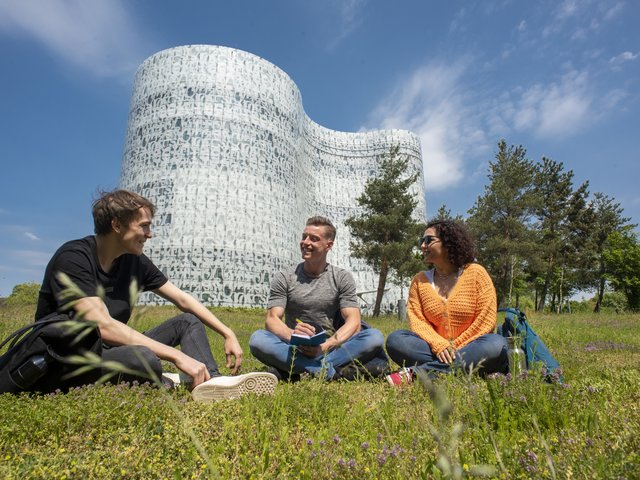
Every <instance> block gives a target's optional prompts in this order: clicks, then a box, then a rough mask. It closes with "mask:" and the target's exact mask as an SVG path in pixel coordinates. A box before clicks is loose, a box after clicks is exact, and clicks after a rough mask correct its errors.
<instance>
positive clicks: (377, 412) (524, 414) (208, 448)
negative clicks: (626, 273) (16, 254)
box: [0, 306, 640, 479]
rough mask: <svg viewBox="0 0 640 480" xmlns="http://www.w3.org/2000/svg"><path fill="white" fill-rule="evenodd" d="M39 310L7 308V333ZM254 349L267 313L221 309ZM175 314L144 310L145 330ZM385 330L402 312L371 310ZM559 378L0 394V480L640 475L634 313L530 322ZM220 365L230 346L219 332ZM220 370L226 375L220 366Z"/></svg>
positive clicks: (638, 336) (3, 331)
mask: <svg viewBox="0 0 640 480" xmlns="http://www.w3.org/2000/svg"><path fill="white" fill-rule="evenodd" d="M33 311H34V308H33V307H7V306H0V337H1V338H4V337H5V336H6V335H7V334H8V333H10V332H11V331H13V330H15V329H16V328H18V327H19V326H21V325H24V324H26V323H28V322H30V321H31V318H32V315H33ZM213 311H214V312H215V313H216V315H218V317H219V318H220V319H221V320H223V321H224V322H225V323H227V324H228V325H230V326H231V327H232V328H233V329H234V330H235V331H236V334H237V335H238V338H239V340H240V343H241V344H242V346H243V348H244V350H245V355H246V357H245V359H244V363H243V367H242V370H243V371H245V372H247V371H251V370H262V369H264V368H263V367H262V366H261V365H260V364H259V362H257V361H256V360H255V359H253V358H252V357H251V354H250V353H249V351H248V341H249V336H250V334H251V332H253V331H254V330H255V329H257V328H261V327H262V325H263V319H264V311H262V310H258V309H256V310H241V309H224V308H214V309H213ZM175 312H176V310H174V309H173V308H169V307H153V308H149V309H147V310H144V311H143V312H142V313H141V314H140V315H139V316H138V318H136V319H135V321H134V322H133V324H132V325H133V326H134V327H135V328H137V329H139V330H145V329H146V328H149V327H151V326H153V325H155V324H157V323H159V322H160V321H162V320H163V319H166V318H168V317H169V316H171V315H173V314H174V313H175ZM369 320H370V323H371V324H372V325H373V326H374V327H376V328H379V329H380V330H381V331H382V332H383V333H385V334H388V333H389V332H391V331H393V330H395V329H397V328H403V327H405V326H406V324H402V323H401V322H399V321H398V319H397V318H396V317H393V316H386V317H380V318H378V319H369ZM530 320H531V323H532V325H533V327H534V328H535V329H536V331H537V332H538V333H539V335H540V336H541V337H542V338H543V339H544V341H545V342H546V343H547V345H548V346H549V348H550V349H551V351H552V352H553V354H554V355H555V356H556V358H558V360H559V361H560V364H561V365H562V368H563V372H564V379H565V383H564V384H548V383H545V382H544V381H542V380H541V379H540V378H539V376H538V375H537V374H528V375H527V374H525V375H522V376H520V377H518V378H510V377H508V376H493V377H490V378H487V379H482V378H479V377H477V376H472V377H469V376H448V377H445V378H441V379H438V380H436V381H435V382H433V383H426V382H425V383H424V384H421V383H416V384H414V385H411V386H406V387H403V388H392V387H390V386H389V385H388V384H387V383H386V382H384V380H376V381H366V380H363V379H362V380H357V381H353V382H345V381H337V382H329V383H325V382H321V381H318V380H315V379H303V380H301V381H300V382H297V383H291V384H289V383H280V384H279V385H278V387H277V390H276V393H275V395H273V396H267V397H255V396H249V397H245V398H242V399H240V400H228V401H224V402H219V403H211V404H202V403H196V402H193V401H192V400H191V398H190V395H189V392H188V391H187V390H186V389H184V388H178V389H174V390H167V389H164V388H156V387H152V386H148V385H142V386H137V385H134V386H131V387H129V386H124V385H115V386H114V385H101V386H88V387H83V388H78V389H75V390H72V391H71V392H69V393H67V394H51V395H45V396H34V395H21V396H13V395H8V394H5V395H0V415H1V416H2V421H1V422H0V477H2V478H7V479H11V478H15V479H24V478H52V479H71V478H83V479H84V478H100V479H108V478H178V479H180V478H232V479H235V478H243V479H244V478H255V479H261V478H265V479H276V478H277V479H287V478H291V479H298V478H300V479H324V478H349V479H360V478H363V479H368V478H378V479H387V478H389V479H411V478H427V479H430V478H436V479H437V478H466V477H468V476H472V475H484V476H485V477H486V478H501V479H518V478H536V479H545V478H550V479H553V478H561V479H569V478H572V479H573V478H578V479H583V478H584V479H592V478H603V479H605V478H606V479H636V478H640V438H639V435H638V433H639V432H640V315H639V314H600V315H595V314H571V315H561V316H558V315H530ZM209 339H210V342H211V344H212V346H213V349H214V354H215V356H216V359H217V360H218V361H220V360H221V359H222V358H223V355H222V342H221V341H220V340H221V339H220V338H219V337H218V336H217V335H215V334H213V333H211V334H210V337H209ZM223 370H224V368H223Z"/></svg>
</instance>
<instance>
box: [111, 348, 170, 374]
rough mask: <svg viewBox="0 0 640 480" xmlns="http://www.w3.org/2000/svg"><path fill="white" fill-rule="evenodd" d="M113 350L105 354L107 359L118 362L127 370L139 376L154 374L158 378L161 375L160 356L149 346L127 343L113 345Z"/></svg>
mask: <svg viewBox="0 0 640 480" xmlns="http://www.w3.org/2000/svg"><path fill="white" fill-rule="evenodd" d="M109 350H111V349H109ZM109 350H107V352H109ZM113 350H114V351H113V352H112V354H110V355H109V354H107V355H106V356H107V357H109V358H108V359H109V360H112V361H115V362H117V363H120V364H121V365H122V366H124V367H126V368H127V369H128V370H133V371H135V372H137V373H138V374H139V376H140V377H142V378H145V377H149V376H153V375H155V376H157V377H158V378H159V377H160V376H161V375H162V363H161V362H160V358H158V356H157V355H156V354H155V353H153V351H151V349H150V348H148V347H144V346H142V345H127V346H122V347H115V348H114V349H113Z"/></svg>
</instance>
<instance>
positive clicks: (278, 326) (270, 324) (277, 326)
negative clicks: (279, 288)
mask: <svg viewBox="0 0 640 480" xmlns="http://www.w3.org/2000/svg"><path fill="white" fill-rule="evenodd" d="M279 313H280V312H279V310H278V311H274V309H270V310H269V311H268V312H267V319H266V321H265V328H266V329H267V331H269V332H271V333H273V334H274V335H277V336H278V337H279V338H281V339H282V340H284V341H285V342H290V341H291V334H292V333H293V332H292V330H291V329H290V328H289V327H288V326H287V325H286V323H284V322H283V321H282V316H283V315H284V310H282V315H280V314H279Z"/></svg>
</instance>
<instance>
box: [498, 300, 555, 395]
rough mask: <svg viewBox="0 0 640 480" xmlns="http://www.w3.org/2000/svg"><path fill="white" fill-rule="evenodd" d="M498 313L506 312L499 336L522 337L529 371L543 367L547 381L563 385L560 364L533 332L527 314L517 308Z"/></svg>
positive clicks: (522, 347) (521, 341) (521, 340)
mask: <svg viewBox="0 0 640 480" xmlns="http://www.w3.org/2000/svg"><path fill="white" fill-rule="evenodd" d="M498 312H505V317H504V323H503V324H502V325H500V326H498V334H500V335H502V336H503V337H513V336H518V337H520V348H521V349H522V351H523V352H524V356H525V359H526V361H527V370H532V369H534V368H539V367H541V370H542V374H543V375H544V377H545V379H546V380H547V381H549V382H553V381H556V382H560V383H562V381H563V378H562V374H561V372H562V371H561V369H560V363H558V361H557V360H556V359H555V358H554V356H553V355H552V354H551V352H550V351H549V349H548V348H547V346H546V345H545V344H544V342H543V341H542V339H541V338H540V337H539V336H538V335H537V334H536V332H534V331H533V328H531V325H529V322H528V321H527V316H526V315H525V313H524V312H522V311H521V310H519V309H517V308H500V309H499V310H498Z"/></svg>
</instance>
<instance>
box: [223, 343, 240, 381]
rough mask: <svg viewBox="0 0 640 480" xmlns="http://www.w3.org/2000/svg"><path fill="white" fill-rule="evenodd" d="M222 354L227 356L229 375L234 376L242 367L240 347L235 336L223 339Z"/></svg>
mask: <svg viewBox="0 0 640 480" xmlns="http://www.w3.org/2000/svg"><path fill="white" fill-rule="evenodd" d="M224 354H225V355H226V356H227V368H230V369H231V375H235V374H236V373H237V372H238V370H239V369H240V365H242V347H240V343H238V339H237V338H236V336H235V334H234V335H232V336H230V337H227V338H226V339H225V341H224Z"/></svg>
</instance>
